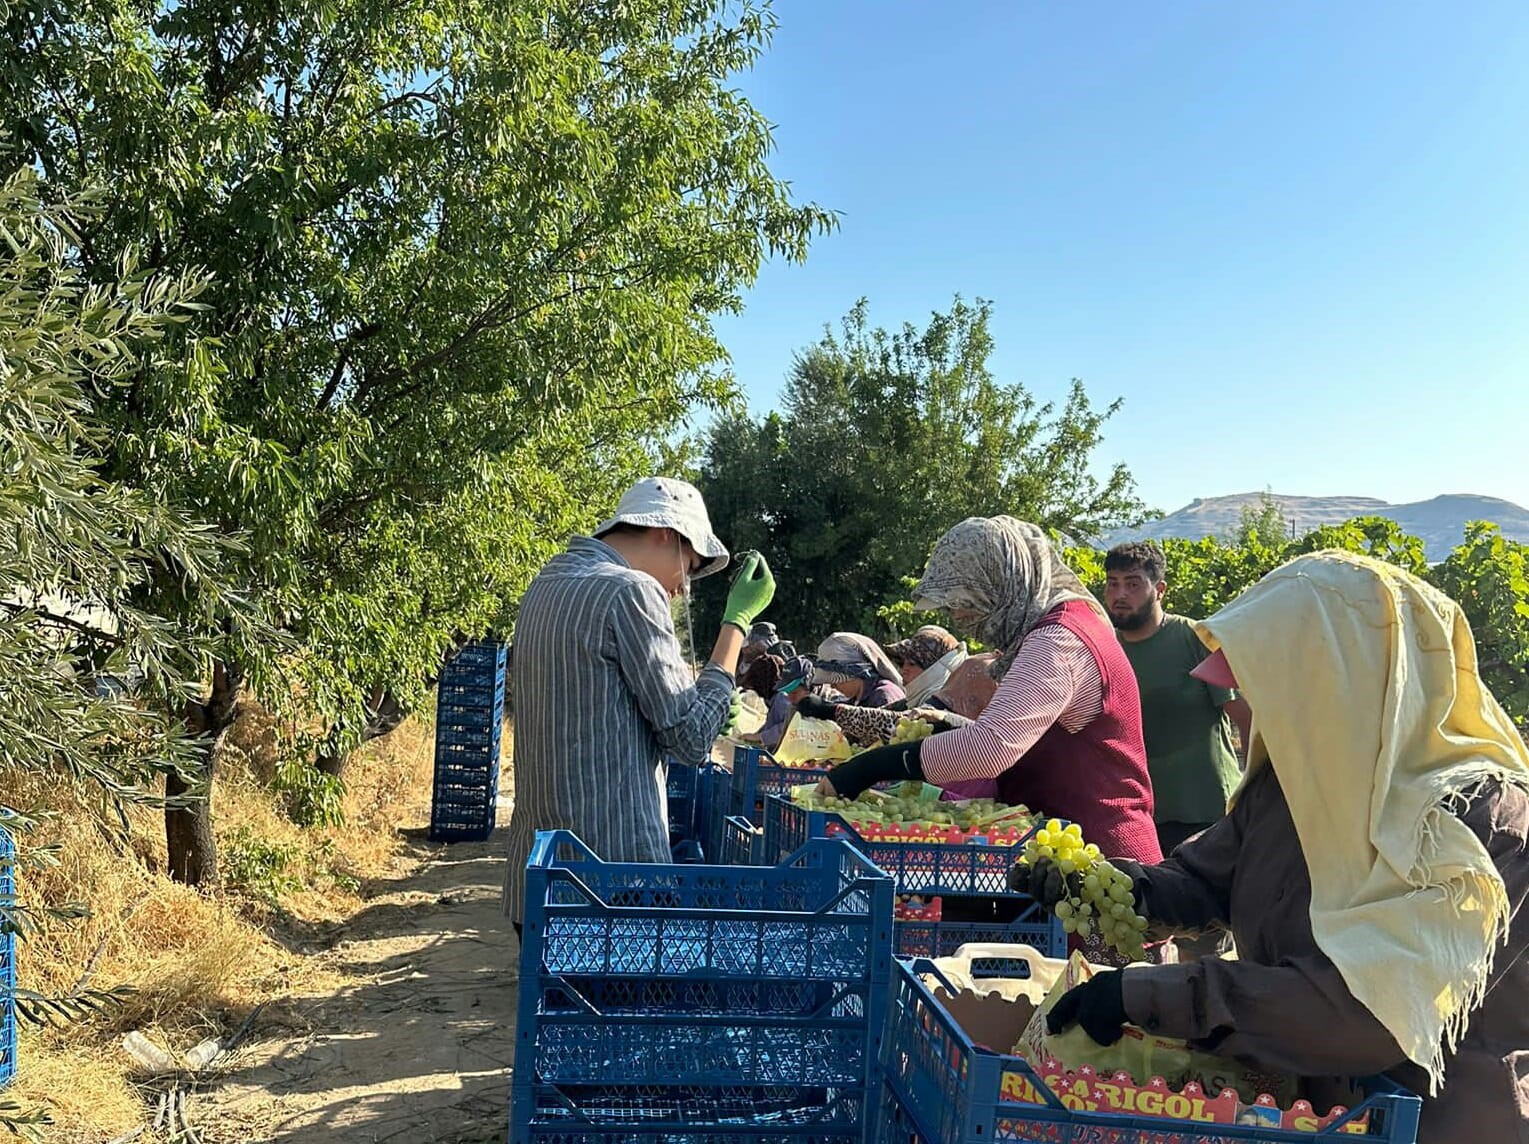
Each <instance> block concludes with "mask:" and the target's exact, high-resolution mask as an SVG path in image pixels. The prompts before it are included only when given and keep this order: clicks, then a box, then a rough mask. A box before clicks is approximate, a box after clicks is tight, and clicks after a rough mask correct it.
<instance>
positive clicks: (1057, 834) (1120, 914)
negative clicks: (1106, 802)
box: [1020, 818, 1147, 961]
mask: <svg viewBox="0 0 1529 1144" xmlns="http://www.w3.org/2000/svg"><path fill="white" fill-rule="evenodd" d="M1041 858H1049V859H1051V860H1052V861H1053V862H1055V863H1056V865H1057V868H1058V869H1059V870H1060V871H1061V872H1062V877H1063V878H1064V879H1065V881H1066V884H1067V889H1068V890H1069V892H1070V893H1069V896H1068V897H1066V898H1064V899H1062V900H1061V901H1059V902H1058V903H1057V904H1056V916H1057V917H1059V918H1061V919H1062V929H1064V930H1065V931H1067V932H1068V933H1075V934H1077V935H1078V936H1079V937H1081V938H1085V939H1087V938H1088V937H1090V936H1092V935H1093V934H1094V933H1095V932H1097V933H1098V934H1099V935H1100V936H1101V937H1102V938H1103V939H1104V940H1105V941H1106V942H1107V943H1108V944H1109V945H1110V946H1111V948H1113V949H1115V950H1116V951H1118V952H1119V953H1121V954H1123V955H1125V956H1126V957H1128V958H1130V959H1131V960H1132V961H1143V960H1145V959H1146V956H1147V954H1146V950H1145V949H1143V948H1142V934H1143V933H1144V932H1145V931H1146V929H1147V919H1146V918H1144V917H1142V916H1141V915H1140V914H1139V913H1137V912H1136V901H1135V898H1134V897H1133V896H1132V894H1131V879H1130V877H1129V876H1127V875H1126V874H1125V873H1123V872H1122V871H1120V870H1117V869H1116V868H1115V867H1114V866H1112V865H1111V864H1110V862H1109V860H1108V859H1106V858H1104V857H1103V856H1102V855H1101V854H1100V853H1099V847H1097V846H1095V845H1094V844H1093V843H1092V842H1087V843H1085V842H1084V841H1083V830H1082V828H1081V827H1079V826H1078V824H1077V823H1075V822H1073V823H1069V824H1067V825H1066V826H1063V825H1062V823H1061V821H1060V820H1059V819H1055V818H1053V819H1051V820H1049V821H1048V822H1047V823H1046V825H1045V826H1043V827H1041V829H1039V830H1037V831H1036V832H1035V834H1034V835H1032V836H1031V838H1030V840H1029V841H1028V842H1026V843H1025V848H1024V852H1023V854H1022V855H1021V857H1020V861H1021V862H1024V863H1026V864H1027V865H1033V864H1034V863H1035V862H1036V861H1038V860H1039V859H1041Z"/></svg>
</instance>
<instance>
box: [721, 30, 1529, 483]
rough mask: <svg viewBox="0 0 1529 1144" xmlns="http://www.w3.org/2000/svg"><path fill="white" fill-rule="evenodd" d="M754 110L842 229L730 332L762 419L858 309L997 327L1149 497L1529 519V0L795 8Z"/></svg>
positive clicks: (781, 166)
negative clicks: (986, 314)
mask: <svg viewBox="0 0 1529 1144" xmlns="http://www.w3.org/2000/svg"><path fill="white" fill-rule="evenodd" d="M775 11H776V14H777V16H778V17H779V20H780V29H779V31H778V33H777V35H776V38H775V42H774V44H773V46H772V48H771V49H770V51H769V53H768V54H767V55H766V56H765V58H764V59H763V60H762V61H761V63H760V65H759V66H758V67H757V68H756V69H755V70H754V71H753V72H752V73H751V74H749V75H747V76H745V77H743V79H742V81H741V86H742V88H743V89H744V90H745V91H746V92H747V93H748V94H749V96H750V98H751V99H752V100H753V101H754V103H755V104H756V105H757V106H758V107H759V108H760V109H761V110H762V111H763V113H764V114H765V115H766V116H767V117H768V118H769V119H770V120H771V121H772V122H773V123H775V124H776V139H777V144H778V154H777V156H776V160H775V163H774V169H775V171H776V172H777V173H778V174H779V175H780V176H782V177H784V178H786V179H788V180H790V181H791V182H792V184H793V186H794V190H795V193H796V195H797V197H798V198H801V199H811V200H814V201H816V202H818V203H820V204H821V205H823V206H825V207H829V208H833V209H836V210H838V211H841V212H842V214H843V219H842V228H841V230H840V231H839V232H837V233H835V234H833V235H830V236H828V237H826V238H823V239H820V240H819V241H818V243H817V244H816V246H815V247H814V249H813V251H812V253H811V254H810V256H809V257H808V260H807V262H806V263H805V264H804V265H802V266H790V265H786V264H784V263H776V264H771V265H770V266H768V267H767V268H766V269H765V272H764V273H763V275H762V276H761V278H760V281H759V284H758V286H757V287H756V288H755V290H754V291H753V292H752V293H751V294H750V296H749V298H748V305H747V309H746V310H745V312H744V313H743V315H742V316H740V317H737V318H732V317H729V318H726V319H724V320H723V321H722V322H721V323H720V326H719V328H720V331H721V334H722V338H723V341H724V343H725V344H726V345H727V347H728V349H729V351H730V352H731V354H732V355H733V359H734V367H735V370H736V373H737V375H738V378H739V380H740V381H741V382H742V383H743V385H744V387H745V389H746V391H747V392H748V394H749V398H750V405H751V408H753V409H754V410H755V411H756V412H757V411H761V410H763V409H766V408H769V407H770V406H772V405H773V404H774V403H775V402H776V400H777V399H778V395H779V391H780V387H781V382H782V380H783V378H784V376H785V374H786V372H787V370H788V369H789V367H790V363H791V359H792V356H793V354H794V353H795V352H796V351H797V350H798V349H800V348H801V347H803V346H804V345H807V344H809V343H810V342H811V341H813V340H814V339H815V338H816V337H817V336H818V334H819V332H820V330H821V328H822V326H823V324H824V323H825V322H837V319H838V317H839V316H840V315H842V314H843V313H844V311H846V310H847V309H848V308H849V307H850V306H851V305H852V304H853V303H854V301H855V300H856V299H857V298H858V297H860V296H862V295H864V296H866V297H868V298H869V299H870V303H871V310H872V317H873V319H874V320H875V321H876V322H877V323H879V324H884V325H899V324H901V323H902V322H904V321H908V320H911V321H914V322H916V323H922V322H923V320H924V319H926V318H927V316H928V314H929V313H930V312H931V311H932V310H934V309H936V308H942V307H945V306H946V305H948V304H949V301H950V299H951V297H952V296H953V295H954V294H956V293H960V294H962V295H964V296H966V297H968V298H971V297H982V298H987V299H990V300H991V301H992V302H993V303H994V304H995V307H996V314H995V323H994V334H995V338H996V341H997V355H996V358H995V365H996V367H997V372H998V374H999V376H1000V377H1001V378H1002V379H1004V380H1011V381H1012V380H1017V381H1022V382H1024V383H1025V384H1026V385H1027V386H1029V387H1030V388H1031V389H1032V390H1033V391H1035V392H1036V393H1037V394H1039V395H1041V396H1056V395H1060V394H1062V393H1063V392H1064V387H1065V386H1066V384H1067V382H1068V379H1069V378H1072V377H1074V376H1076V377H1081V378H1083V379H1084V381H1085V382H1086V383H1087V384H1088V388H1089V390H1090V392H1091V394H1093V395H1094V396H1095V398H1096V399H1100V400H1106V399H1109V398H1113V397H1115V396H1122V397H1124V398H1125V402H1126V404H1125V408H1124V410H1123V411H1122V412H1121V413H1120V414H1119V415H1118V416H1117V418H1116V419H1115V421H1114V422H1112V424H1111V430H1110V437H1109V440H1108V441H1107V442H1106V444H1105V449H1104V453H1103V455H1102V458H1101V459H1102V460H1105V461H1115V460H1123V461H1125V462H1126V463H1128V464H1129V465H1130V466H1131V468H1132V470H1133V471H1134V473H1135V475H1136V477H1137V480H1138V483H1139V485H1140V489H1141V492H1142V494H1143V495H1144V496H1145V498H1146V499H1147V500H1148V502H1149V503H1150V504H1152V505H1154V506H1155V507H1159V508H1162V509H1164V510H1172V509H1174V508H1177V507H1179V506H1180V505H1182V504H1184V503H1186V502H1187V501H1189V500H1190V499H1191V498H1193V497H1195V496H1214V495H1219V494H1224V493H1233V492H1246V491H1251V490H1256V489H1262V488H1265V487H1271V488H1273V489H1274V491H1276V492H1281V493H1292V494H1304V495H1314V496H1321V495H1339V494H1343V495H1363V496H1376V497H1382V498H1385V499H1387V500H1392V501H1408V500H1417V499H1422V498H1426V497H1429V496H1433V495H1436V494H1439V493H1450V492H1471V493H1480V494H1483V495H1489V496H1499V497H1503V498H1505V499H1508V500H1513V501H1516V502H1518V503H1519V504H1521V505H1529V2H1526V0H1501V2H1490V3H1489V2H1475V0H1470V2H1444V0H1430V2H1426V3H1419V2H1410V0H1386V2H1371V0H1364V2H1361V0H1339V2H1336V3H1334V2H1331V0H1320V2H1318V0H1282V2H1279V3H1274V2H1256V3H1255V2H1252V0H1233V2H1228V0H1205V2H1180V0H1174V2H1164V3H1140V2H1136V0H1132V2H1129V3H1126V2H1112V3H1089V2H1084V3H1065V2H1053V0H990V2H977V0H946V2H944V3H936V2H934V0H875V2H872V0H862V2H858V3H857V2H851V0H777V3H776V7H775Z"/></svg>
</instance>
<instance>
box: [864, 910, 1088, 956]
mask: <svg viewBox="0 0 1529 1144" xmlns="http://www.w3.org/2000/svg"><path fill="white" fill-rule="evenodd" d="M894 926H895V934H894V937H893V947H894V948H895V949H896V950H897V956H898V957H949V956H950V955H951V954H953V953H955V952H956V950H958V949H960V948H961V947H962V946H963V945H969V944H973V943H978V942H980V943H982V944H984V945H1028V946H1032V947H1033V948H1035V949H1036V950H1038V951H1039V952H1041V953H1044V954H1045V955H1046V956H1047V957H1066V956H1067V934H1066V933H1065V932H1064V931H1063V930H1062V927H1061V926H1060V925H1058V924H1057V919H1056V918H1054V917H1053V916H1051V915H1050V914H1049V913H1047V912H1046V910H1045V908H1044V907H1043V906H1042V905H1041V904H1040V903H1039V902H1036V901H1033V900H1030V901H1026V902H1025V903H1024V905H1023V907H1022V908H1021V912H1020V916H1019V917H1017V918H1015V919H1014V920H1013V921H1007V922H1004V921H991V922H984V921H944V920H941V921H933V922H929V921H917V920H912V919H907V920H904V919H899V920H898V921H896V922H895V923H894Z"/></svg>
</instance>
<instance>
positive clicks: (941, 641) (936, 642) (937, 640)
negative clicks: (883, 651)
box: [887, 624, 961, 671]
mask: <svg viewBox="0 0 1529 1144" xmlns="http://www.w3.org/2000/svg"><path fill="white" fill-rule="evenodd" d="M960 646H961V643H960V641H959V640H957V639H956V637H955V636H953V635H951V634H950V633H949V632H947V631H946V630H945V629H944V628H942V627H939V626H937V625H935V624H925V625H924V626H923V627H921V628H919V630H918V631H916V632H914V633H913V634H912V635H911V636H909V637H908V638H907V639H905V640H898V641H897V642H896V643H895V644H888V645H887V656H888V657H889V658H890V659H891V660H892V661H893V662H894V663H911V664H912V665H913V666H914V667H917V668H920V669H922V670H926V671H927V670H928V669H929V668H931V667H933V666H934V665H935V664H936V663H938V662H939V661H940V660H941V659H942V658H943V657H944V656H946V655H949V654H950V653H951V652H953V651H955V650H956V648H958V647H960Z"/></svg>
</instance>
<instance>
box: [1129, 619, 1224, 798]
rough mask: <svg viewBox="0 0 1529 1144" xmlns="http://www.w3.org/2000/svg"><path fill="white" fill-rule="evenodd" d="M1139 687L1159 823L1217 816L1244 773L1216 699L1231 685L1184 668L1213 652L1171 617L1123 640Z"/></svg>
mask: <svg viewBox="0 0 1529 1144" xmlns="http://www.w3.org/2000/svg"><path fill="white" fill-rule="evenodd" d="M1120 646H1121V647H1122V648H1123V649H1124V650H1125V653H1126V658H1127V659H1128V660H1130V661H1131V668H1132V670H1133V671H1135V672H1136V683H1137V686H1138V687H1139V688H1140V689H1141V723H1142V731H1143V733H1144V734H1145V737H1146V740H1147V769H1148V770H1149V771H1151V773H1152V794H1153V801H1154V806H1155V812H1154V815H1153V817H1155V818H1156V819H1157V821H1158V822H1184V823H1205V822H1214V821H1216V819H1218V818H1220V817H1221V816H1222V815H1223V814H1225V813H1226V800H1227V796H1228V795H1230V794H1231V793H1232V788H1233V787H1235V786H1236V785H1237V780H1238V778H1239V777H1240V774H1241V771H1240V768H1239V766H1238V763H1237V752H1236V750H1235V749H1234V748H1233V746H1232V724H1231V721H1230V720H1229V719H1228V718H1227V717H1226V715H1225V713H1223V712H1222V710H1221V705H1222V704H1223V703H1226V702H1227V701H1228V700H1231V699H1234V698H1236V695H1237V693H1236V692H1235V691H1227V690H1226V689H1225V688H1221V687H1211V686H1209V685H1208V684H1205V683H1201V682H1200V681H1199V680H1198V679H1191V678H1190V675H1189V673H1190V672H1191V671H1193V670H1194V669H1195V668H1196V667H1197V666H1199V664H1200V661H1201V660H1203V659H1205V658H1206V657H1207V656H1208V655H1210V652H1209V650H1207V648H1206V647H1205V645H1204V644H1203V643H1201V642H1200V637H1199V636H1197V635H1195V630H1194V624H1193V621H1191V620H1187V619H1185V618H1184V617H1183V616H1174V615H1168V616H1165V617H1164V618H1163V625H1162V627H1160V628H1158V630H1157V631H1156V632H1154V633H1153V634H1152V635H1150V636H1148V637H1147V638H1146V639H1144V640H1140V641H1138V642H1136V643H1131V642H1129V641H1127V640H1121V641H1120Z"/></svg>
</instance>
